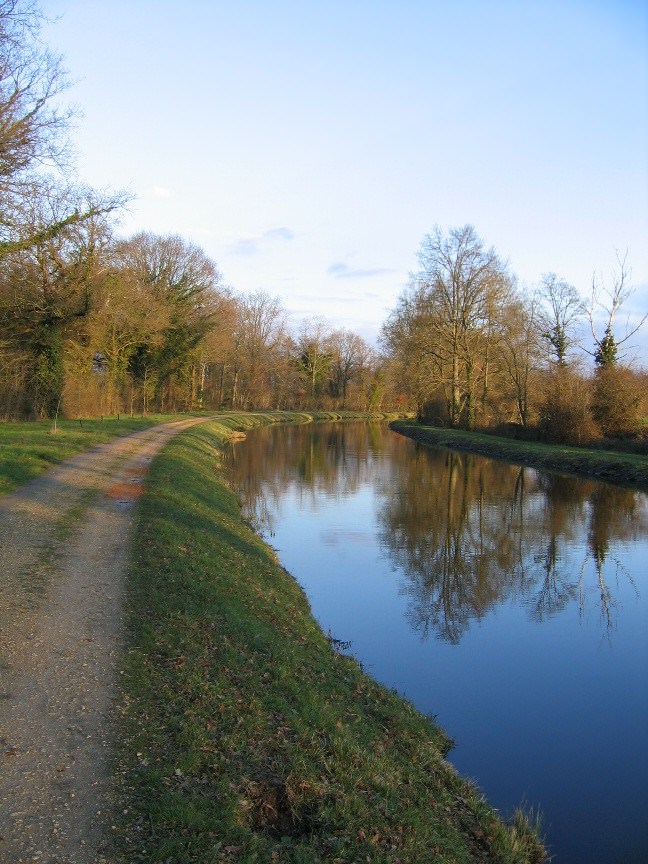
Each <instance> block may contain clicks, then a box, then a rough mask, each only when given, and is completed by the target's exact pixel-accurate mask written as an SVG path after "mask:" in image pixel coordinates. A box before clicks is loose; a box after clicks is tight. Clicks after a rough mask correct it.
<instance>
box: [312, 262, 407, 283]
mask: <svg viewBox="0 0 648 864" xmlns="http://www.w3.org/2000/svg"><path fill="white" fill-rule="evenodd" d="M326 272H327V273H328V274H329V276H333V278H334V279H372V278H373V277H374V276H386V275H387V274H389V273H395V272H396V271H395V270H391V269H390V268H388V267H375V268H373V269H367V270H360V269H358V270H352V269H351V268H350V267H349V266H348V264H344V263H343V262H341V261H336V262H334V263H333V264H331V266H330V267H329V268H328V269H327V271H326Z"/></svg>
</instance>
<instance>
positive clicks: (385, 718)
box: [116, 416, 543, 864]
mask: <svg viewBox="0 0 648 864" xmlns="http://www.w3.org/2000/svg"><path fill="white" fill-rule="evenodd" d="M282 419H288V418H287V417H284V418H282ZM257 422H264V421H257V420H256V419H255V417H254V416H248V417H245V418H240V417H239V418H237V417H231V418H229V419H225V418H224V419H223V420H221V421H219V422H212V423H208V424H205V425H204V426H201V427H199V428H198V429H195V430H192V431H191V432H188V433H185V434H183V435H182V436H180V437H179V438H178V439H177V440H176V441H174V442H173V443H172V444H171V445H170V446H169V447H168V448H166V449H165V451H164V452H163V454H162V455H161V456H160V457H158V459H156V460H155V462H154V463H153V465H152V467H151V472H150V475H149V479H148V484H147V493H146V494H145V495H144V497H143V498H142V500H141V502H140V509H139V514H138V522H137V526H136V530H135V532H134V538H135V545H134V552H133V564H132V567H131V572H130V577H129V585H130V588H129V611H128V615H129V619H128V620H129V634H130V635H129V645H128V650H127V654H126V659H125V664H124V670H123V675H122V679H123V691H122V693H123V695H122V700H121V705H120V721H119V722H120V727H121V730H122V731H121V738H122V740H123V742H124V743H123V747H122V750H121V752H120V755H119V760H118V764H117V769H116V777H117V794H118V796H119V800H120V809H121V810H122V811H123V813H122V821H121V824H120V826H119V831H118V834H119V835H120V836H121V837H122V838H123V839H122V841H120V843H119V852H120V854H121V856H122V858H123V860H128V861H165V860H172V861H174V862H178V864H182V862H204V861H210V862H211V861H214V862H216V861H223V862H224V861H237V862H252V861H258V862H266V861H280V862H317V861H322V862H323V861H326V862H336V861H337V862H356V861H369V862H402V864H404V862H429V861H436V862H472V861H493V862H511V864H513V862H520V864H522V862H532V861H541V860H543V850H542V847H541V846H540V844H539V843H538V841H537V838H536V837H535V835H534V833H533V832H532V831H530V829H529V826H528V823H527V821H526V820H525V819H524V818H523V817H522V816H521V815H520V814H518V816H517V818H516V820H515V823H514V825H513V826H505V825H504V824H503V823H502V822H501V821H500V820H499V818H498V816H497V814H496V813H495V811H494V810H493V809H492V808H491V807H490V806H489V805H488V804H487V803H486V802H485V801H484V800H483V796H482V795H481V794H480V793H479V791H478V790H477V789H475V788H474V787H473V786H472V785H471V784H470V783H468V782H467V781H465V780H463V779H462V778H460V777H459V776H458V774H457V773H456V771H455V770H454V769H453V768H452V767H451V766H450V765H449V764H448V763H447V762H446V760H445V759H444V754H445V753H446V752H447V749H448V746H449V744H450V742H449V741H448V739H447V737H446V736H445V734H444V733H443V732H442V731H441V730H440V729H438V728H437V727H436V726H435V725H434V724H433V723H432V722H431V721H430V720H429V719H428V718H426V717H424V716H423V715H422V714H420V713H419V712H418V711H417V710H416V709H415V708H414V707H413V706H412V705H411V704H410V703H409V702H406V701H405V700H403V699H401V698H400V697H398V696H397V695H396V694H395V693H392V692H390V691H389V690H387V689H385V688H384V687H381V686H380V685H378V684H377V683H376V682H375V681H373V679H371V678H370V677H369V676H367V675H366V674H365V673H364V672H363V671H362V669H361V668H360V667H359V665H358V663H357V662H356V661H355V660H354V659H352V658H350V657H346V656H343V655H342V654H341V653H340V651H339V650H337V649H338V647H339V646H337V645H336V643H335V640H332V639H331V638H327V636H325V635H324V634H323V633H322V631H321V629H320V628H319V626H318V625H317V624H316V622H315V621H314V619H313V617H312V616H311V614H310V609H309V606H308V602H307V600H306V598H305V595H304V594H303V592H302V590H301V589H300V588H299V586H298V585H297V583H296V582H295V581H294V580H293V579H292V578H291V577H290V576H289V575H288V574H287V573H286V572H285V570H284V569H283V568H282V567H281V566H280V564H279V563H278V561H277V558H276V555H275V553H274V552H273V551H272V549H270V547H268V546H267V545H266V544H265V543H263V542H262V541H261V539H260V538H259V537H258V536H257V535H256V534H255V533H254V532H253V531H252V530H251V528H250V527H249V526H248V525H246V524H245V523H244V521H243V520H242V518H241V515H240V509H239V505H238V502H237V500H236V497H235V495H234V494H233V493H232V491H231V490H230V489H228V488H227V486H226V484H225V483H224V481H223V478H222V476H221V474H220V471H219V465H220V462H221V448H222V446H223V444H224V443H225V442H226V440H227V438H228V437H229V436H231V435H232V434H233V433H235V432H238V431H240V430H241V429H242V428H252V427H253V426H254V425H256V423H257Z"/></svg>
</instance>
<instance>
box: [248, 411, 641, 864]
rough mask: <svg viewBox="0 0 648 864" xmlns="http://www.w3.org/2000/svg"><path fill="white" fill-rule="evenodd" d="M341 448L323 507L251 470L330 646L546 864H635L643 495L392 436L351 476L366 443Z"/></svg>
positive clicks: (349, 440)
mask: <svg viewBox="0 0 648 864" xmlns="http://www.w3.org/2000/svg"><path fill="white" fill-rule="evenodd" d="M354 429H355V431H354ZM281 432H282V430H281V429H277V430H272V431H271V432H270V430H268V431H265V432H264V433H262V434H260V435H259V436H258V439H257V440H258V442H259V444H258V446H259V448H262V447H264V446H266V447H267V443H266V444H264V437H265V440H266V442H267V439H268V437H269V434H271V435H273V436H275V440H276V441H280V436H281ZM311 432H312V430H301V434H302V436H303V441H304V445H303V446H305V444H306V442H309V437H308V436H309V434H311ZM335 434H336V435H339V436H343V437H345V439H346V446H345V447H344V448H342V449H343V452H344V454H345V459H344V460H343V461H344V466H343V467H342V468H340V465H339V463H336V462H335V460H333V461H331V460H330V459H322V461H321V463H320V468H321V471H320V473H318V471H317V470H316V471H314V472H312V473H313V474H314V477H313V479H314V486H316V487H317V488H319V489H320V494H314V493H313V486H310V487H309V488H304V486H303V485H302V484H301V483H299V482H297V480H296V479H295V476H294V474H291V471H290V468H289V466H286V465H284V466H283V468H282V471H281V472H277V471H275V470H274V469H269V468H268V466H265V467H264V466H263V465H262V464H255V465H251V466H248V467H250V469H251V470H253V471H256V472H257V477H258V475H259V474H260V473H261V474H262V473H263V472H264V471H266V472H268V473H267V474H266V476H268V477H269V479H268V481H267V483H266V482H265V481H264V482H262V483H259V484H258V488H257V489H256V490H255V495H254V496H253V497H254V498H255V505H254V509H256V512H257V513H261V512H263V511H265V514H266V517H267V519H269V521H270V523H271V524H272V529H271V531H270V533H271V535H272V537H271V542H272V545H273V546H275V547H276V548H277V549H278V551H279V555H280V558H281V560H282V563H283V564H284V565H285V566H286V567H287V569H288V570H289V571H290V572H292V573H293V574H294V575H295V577H296V579H297V580H298V582H299V583H300V584H301V585H302V586H303V587H304V588H305V590H306V593H307V594H308V597H309V600H310V602H311V606H312V609H313V612H314V614H315V616H316V617H317V619H318V620H319V622H320V624H321V625H322V627H323V629H324V630H325V631H328V630H330V631H331V633H332V635H333V636H334V637H336V638H338V639H341V640H351V641H352V646H351V649H350V650H351V652H352V653H353V654H354V655H355V656H357V657H358V658H359V659H360V660H361V661H362V662H363V664H364V665H365V667H366V668H367V671H369V672H370V673H371V674H373V675H374V676H375V677H376V678H378V679H379V680H380V681H382V682H384V683H385V684H387V685H388V686H390V687H395V688H396V689H397V690H398V691H399V692H401V693H403V694H405V695H406V696H407V697H408V698H410V699H411V700H412V701H413V702H414V703H415V704H416V705H417V706H418V707H419V708H420V709H421V710H422V711H424V712H425V713H429V714H434V715H436V716H437V717H438V720H439V722H440V723H441V725H442V726H443V727H444V728H445V729H446V731H447V732H448V733H449V734H450V735H452V736H453V737H454V738H455V739H456V741H457V747H456V749H455V750H454V751H453V752H452V754H451V758H452V760H453V761H454V763H455V764H456V765H457V767H458V768H459V769H460V770H461V771H462V773H464V774H467V775H468V776H473V777H475V778H476V779H477V782H478V783H479V785H480V786H481V787H482V788H484V790H485V792H486V793H487V795H488V797H489V799H490V800H491V801H493V802H494V803H495V804H496V806H498V807H500V808H501V809H502V810H503V811H504V812H508V811H511V810H512V809H513V808H514V807H515V806H516V805H518V804H519V803H520V802H521V801H522V800H523V799H524V800H526V801H527V802H528V803H529V804H532V805H540V807H541V809H542V810H543V812H544V814H545V823H546V825H547V829H548V833H549V837H550V843H551V846H552V849H553V851H554V853H556V858H555V860H556V861H557V862H558V864H561V862H565V864H567V862H568V864H572V862H587V864H613V862H619V864H620V862H624V864H626V862H628V864H629V862H642V864H643V862H644V861H646V860H648V836H646V835H647V833H648V829H646V818H645V814H646V812H648V791H647V790H648V783H647V782H646V781H647V780H648V734H647V733H648V728H647V727H648V635H647V634H648V604H647V603H646V595H647V594H648V586H647V585H646V581H647V572H646V570H647V568H646V561H648V554H647V552H648V549H647V541H646V536H647V533H648V508H647V506H646V497H645V496H642V495H639V494H638V493H633V492H627V491H625V490H619V489H614V487H605V486H598V485H597V484H594V483H592V482H589V481H578V480H574V479H573V478H555V477H554V478H552V477H548V476H547V475H536V473H535V472H533V471H530V470H529V469H524V470H523V471H522V470H521V469H516V468H512V467H511V466H507V465H504V464H502V463H494V462H492V461H490V460H480V459H477V458H475V457H468V458H466V457H463V456H461V457H459V456H456V457H453V458H449V457H448V454H447V452H445V451H436V452H435V451H432V452H422V451H421V449H420V448H416V447H415V446H414V445H413V444H412V442H409V441H403V439H400V438H398V437H397V436H394V435H392V434H391V433H385V435H384V437H381V438H380V445H379V446H378V445H377V441H376V439H375V436H374V441H373V447H374V449H373V451H372V457H371V462H370V464H369V465H367V464H365V465H364V467H359V465H358V463H359V461H361V458H360V457H361V455H362V451H363V447H364V449H366V447H365V445H364V444H363V440H362V437H361V436H362V435H363V434H365V433H362V432H361V431H360V429H359V428H358V427H346V428H345V427H338V429H337V431H336V432H335ZM354 436H356V437H354ZM254 438H255V436H252V435H251V436H250V437H249V439H248V442H246V444H245V446H246V447H247V446H249V445H252V446H255V445H254V443H253V442H254ZM309 446H310V442H309ZM340 446H341V445H340ZM298 447H299V444H298V436H295V435H293V436H292V439H291V451H292V454H293V458H295V459H297V458H298V456H297V452H298ZM380 448H382V449H383V451H384V453H385V458H384V459H383V460H382V461H381V460H379V459H378V457H377V453H378V452H379V451H380ZM274 449H275V450H279V451H280V449H281V448H278V447H277V446H276V445H275V447H274ZM326 452H327V453H328V455H329V456H330V452H331V451H330V449H329V450H327V451H326ZM351 454H353V458H351ZM284 457H285V454H284ZM261 461H263V460H261ZM261 468H263V471H261ZM340 472H342V473H343V475H344V480H343V483H342V484H341V485H338V486H336V483H337V475H338V474H339V473H340ZM277 473H281V474H282V476H283V479H284V480H288V482H287V483H277V482H276V480H277ZM235 482H236V481H235ZM280 487H283V490H284V491H281V489H280ZM342 488H344V490H345V492H344V494H342V493H341V492H340V489H342ZM507 495H508V497H506V496H507ZM260 502H263V503H262V504H261V503H260ZM266 524H267V523H266Z"/></svg>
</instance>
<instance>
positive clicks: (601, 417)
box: [592, 364, 644, 438]
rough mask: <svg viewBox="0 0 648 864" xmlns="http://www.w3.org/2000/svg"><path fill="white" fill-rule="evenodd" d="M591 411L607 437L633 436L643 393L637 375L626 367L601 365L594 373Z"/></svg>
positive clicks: (637, 424) (637, 431)
mask: <svg viewBox="0 0 648 864" xmlns="http://www.w3.org/2000/svg"><path fill="white" fill-rule="evenodd" d="M593 391H594V392H593V396H592V414H593V416H594V418H595V420H596V422H597V423H598V425H599V428H600V430H601V433H602V434H603V435H604V436H605V437H606V438H633V437H635V436H636V435H638V434H639V432H640V430H641V427H642V425H643V424H642V417H641V403H642V398H643V395H644V390H643V387H642V382H641V380H640V377H639V375H637V374H636V373H635V372H633V371H632V369H629V368H628V367H627V366H620V365H618V364H614V365H611V366H601V367H599V368H598V369H597V370H596V374H595V376H594V388H593Z"/></svg>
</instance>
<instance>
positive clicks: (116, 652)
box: [0, 419, 203, 864]
mask: <svg viewBox="0 0 648 864" xmlns="http://www.w3.org/2000/svg"><path fill="white" fill-rule="evenodd" d="M199 422H203V421H202V420H197V419H192V420H183V421H179V422H176V423H170V424H166V425H164V426H156V427H153V428H151V429H147V430H144V431H143V432H137V433H135V434H134V435H129V436H128V437H126V438H120V439H117V440H115V441H112V442H110V443H108V444H103V445H101V446H99V447H94V448H92V449H91V450H89V451H86V452H85V453H83V454H81V455H79V456H76V457H75V458H74V459H71V460H69V461H68V462H66V463H63V464H62V465H60V466H58V467H57V468H55V469H54V470H52V471H50V472H49V473H47V474H45V475H42V476H41V477H39V478H37V479H36V480H34V481H32V482H31V483H29V484H27V485H26V486H24V487H22V488H21V489H19V490H17V491H16V492H14V493H12V494H11V495H7V496H5V497H4V498H0V556H1V557H0V862H3V864H4V862H6V864H21V862H33V861H37V862H43V864H97V862H101V861H105V860H106V858H105V857H104V855H103V852H104V851H105V849H106V840H107V838H109V834H110V821H109V820H110V810H109V807H108V804H107V795H108V791H109V789H108V780H109V760H110V756H111V752H112V746H111V743H112V742H111V728H110V722H109V719H110V713H111V708H112V705H113V701H114V698H115V696H116V693H117V686H116V681H117V677H118V671H119V669H118V667H119V657H120V649H121V641H122V626H123V623H122V607H123V594H124V585H123V574H124V568H125V564H126V557H127V554H126V553H127V542H128V533H129V529H130V525H131V522H132V515H133V503H134V501H135V500H136V498H137V496H138V494H139V491H140V490H141V483H142V478H143V475H144V474H145V473H146V469H147V465H148V463H149V462H150V461H151V459H152V457H153V456H154V454H155V453H156V452H157V451H158V450H159V449H160V448H161V447H162V446H163V445H164V444H165V443H166V442H167V441H168V440H169V438H171V437H172V436H173V435H175V434H177V433H178V432H179V431H181V430H182V429H185V428H187V427H188V426H191V425H194V424H195V423H199Z"/></svg>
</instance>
